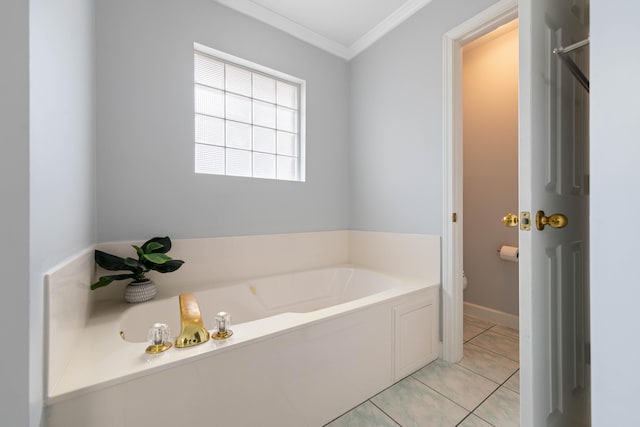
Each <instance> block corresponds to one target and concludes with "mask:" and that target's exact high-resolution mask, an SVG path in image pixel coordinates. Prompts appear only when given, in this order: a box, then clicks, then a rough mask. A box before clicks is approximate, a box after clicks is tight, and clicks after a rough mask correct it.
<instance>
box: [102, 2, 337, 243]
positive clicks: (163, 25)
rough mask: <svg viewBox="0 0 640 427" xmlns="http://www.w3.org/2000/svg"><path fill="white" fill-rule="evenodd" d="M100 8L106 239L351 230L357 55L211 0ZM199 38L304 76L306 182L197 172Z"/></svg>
mask: <svg viewBox="0 0 640 427" xmlns="http://www.w3.org/2000/svg"><path fill="white" fill-rule="evenodd" d="M96 16H97V22H96V25H97V54H98V57H97V70H98V71H97V96H98V98H97V99H98V106H97V112H98V116H97V117H98V122H97V126H98V127H97V131H98V133H97V138H98V157H97V158H98V165H97V166H98V187H97V188H98V240H99V241H114V240H131V239H143V238H147V237H151V236H153V235H160V234H162V235H164V234H169V235H171V236H172V237H176V238H192V237H214V236H225V235H248V234H268V233H282V232H299V231H320V230H338V229H346V228H347V227H348V213H347V212H348V186H347V179H348V176H347V168H348V125H349V124H348V72H347V70H348V63H347V62H345V61H344V60H342V59H339V58H337V57H335V56H332V55H330V54H328V53H326V52H323V51H321V50H319V49H317V48H314V47H311V46H309V45H307V44H305V43H303V42H302V41H300V40H297V39H295V38H293V37H291V36H289V35H287V34H285V33H282V32H281V31H278V30H276V29H274V28H272V27H269V26H267V25H265V24H262V23H260V22H258V21H256V20H253V19H251V18H248V17H246V16H244V15H241V14H239V13H237V12H235V11H232V10H230V9H228V8H225V7H223V6H220V5H219V4H217V3H216V2H214V1H211V0H190V1H188V2H177V1H173V0H162V1H157V0H138V1H135V2H131V1H129V0H113V1H103V2H98V4H97V15H96ZM194 41H196V42H199V43H202V44H205V45H207V46H210V47H212V48H214V49H218V50H221V51H224V52H226V53H229V54H232V55H235V56H238V57H241V58H244V59H246V60H249V61H252V62H255V63H258V64H261V65H264V66H266V67H269V68H272V69H275V70H278V71H281V72H284V73H287V74H290V75H293V76H296V77H299V78H302V79H305V80H306V82H307V105H306V107H307V128H306V130H307V140H306V150H307V162H306V178H307V181H306V182H304V183H299V182H285V181H275V180H261V179H251V178H238V177H225V176H218V175H200V174H199V175H196V174H195V173H194V171H193V170H194V147H193V145H194V130H193V120H194V119H193V53H192V52H193V42H194Z"/></svg>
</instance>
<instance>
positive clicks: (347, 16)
mask: <svg viewBox="0 0 640 427" xmlns="http://www.w3.org/2000/svg"><path fill="white" fill-rule="evenodd" d="M217 1H218V3H221V4H223V5H225V6H227V7H230V8H232V9H235V10H237V11H239V12H242V13H244V14H246V15H249V16H252V17H253V18H256V19H258V20H260V21H263V22H266V23H267V24H269V25H272V26H274V27H276V28H279V29H281V30H283V31H285V32H287V33H289V34H291V35H293V36H295V37H297V38H299V39H302V40H304V41H306V42H308V43H310V44H312V45H314V46H317V47H319V48H321V49H324V50H326V51H328V52H330V53H332V54H334V55H337V56H340V57H342V58H345V59H347V60H349V59H351V58H353V57H354V56H356V55H357V54H359V53H360V52H362V51H363V50H365V49H366V48H367V47H369V46H370V45H371V44H373V43H374V42H375V41H376V40H378V39H379V38H380V37H382V36H383V35H385V34H386V33H388V32H389V31H391V30H392V29H393V28H395V27H396V26H397V25H399V24H400V23H402V22H403V21H404V20H405V19H407V18H409V17H410V16H411V15H413V14H414V13H416V12H417V11H418V10H420V9H421V8H422V7H423V6H425V5H426V4H427V3H429V2H430V1H431V0H315V1H311V0H217Z"/></svg>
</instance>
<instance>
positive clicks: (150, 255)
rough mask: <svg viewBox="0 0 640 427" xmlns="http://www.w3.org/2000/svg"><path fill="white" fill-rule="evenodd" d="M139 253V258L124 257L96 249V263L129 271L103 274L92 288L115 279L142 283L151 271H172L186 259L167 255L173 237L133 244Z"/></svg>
mask: <svg viewBox="0 0 640 427" xmlns="http://www.w3.org/2000/svg"><path fill="white" fill-rule="evenodd" d="M131 246H132V247H133V248H134V249H135V250H136V252H137V253H138V259H135V258H130V257H127V258H122V257H119V256H116V255H111V254H108V253H106V252H102V251H99V250H97V249H96V251H95V260H96V263H97V264H98V265H99V266H100V267H102V268H104V269H105V270H109V271H129V273H121V274H110V275H107V276H102V277H100V279H99V280H98V281H97V282H96V283H94V284H92V285H91V290H95V289H98V288H101V287H103V286H107V285H108V284H110V283H111V282H113V281H114V280H125V279H133V281H132V282H131V283H133V284H135V283H141V282H145V281H147V280H148V279H147V277H146V276H145V275H146V274H147V273H148V272H149V271H151V270H155V271H159V272H160V273H171V272H172V271H176V270H177V269H179V268H180V267H182V264H184V261H181V260H179V259H172V258H171V257H170V256H168V255H167V252H169V250H171V239H169V237H154V238H153V239H150V240H147V241H146V242H144V244H143V245H142V246H136V245H131Z"/></svg>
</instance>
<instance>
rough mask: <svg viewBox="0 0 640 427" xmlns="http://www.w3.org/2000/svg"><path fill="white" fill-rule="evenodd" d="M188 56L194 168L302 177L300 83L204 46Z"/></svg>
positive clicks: (302, 86)
mask: <svg viewBox="0 0 640 427" xmlns="http://www.w3.org/2000/svg"><path fill="white" fill-rule="evenodd" d="M203 50H204V51H203ZM212 52H213V54H212ZM216 54H217V55H216ZM193 58H194V59H193V61H194V116H195V172H196V173H206V174H218V175H233V176H245V177H255V178H267V179H279V180H288V181H304V168H303V166H304V162H303V154H304V149H303V147H304V144H303V140H302V134H303V133H302V130H301V128H302V126H301V123H302V122H303V119H304V118H303V117H301V115H302V109H301V104H302V102H301V100H302V96H303V89H304V82H302V81H300V80H298V79H295V78H292V77H290V76H285V77H289V79H287V78H283V76H284V75H283V74H282V73H279V72H276V71H273V70H268V69H266V68H264V67H261V66H259V65H256V64H250V63H247V62H246V61H243V60H240V59H238V58H233V57H231V58H233V59H235V60H236V61H232V60H229V58H230V57H229V55H226V54H222V53H221V52H217V51H213V50H212V49H208V48H205V49H198V48H197V47H196V49H195V50H194V57H193Z"/></svg>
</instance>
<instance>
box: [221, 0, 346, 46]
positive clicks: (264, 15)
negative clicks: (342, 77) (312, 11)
mask: <svg viewBox="0 0 640 427" xmlns="http://www.w3.org/2000/svg"><path fill="white" fill-rule="evenodd" d="M216 1H217V2H218V3H220V4H222V5H224V6H227V7H228V8H230V9H234V10H236V11H238V12H240V13H243V14H245V15H249V16H251V17H252V18H255V19H257V20H258V21H262V22H264V23H265V24H268V25H271V26H272V27H275V28H277V29H279V30H282V31H284V32H285V33H287V34H290V35H292V36H294V37H296V38H298V39H300V40H303V41H305V42H307V43H309V44H312V45H314V46H316V47H319V48H320V49H322V50H325V51H327V52H329V53H331V54H333V55H336V56H339V57H340V58H344V59H349V57H350V51H349V48H347V47H346V46H344V45H342V44H340V43H337V42H335V41H333V40H330V39H328V38H326V37H324V36H321V35H320V34H318V33H316V32H315V31H311V30H310V29H308V28H307V27H304V26H302V25H300V24H298V23H296V22H293V21H292V20H290V19H288V18H285V17H284V16H282V15H279V14H277V13H275V12H273V11H272V10H270V9H267V8H265V7H262V6H260V5H258V4H256V3H254V2H252V1H251V0H216Z"/></svg>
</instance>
